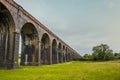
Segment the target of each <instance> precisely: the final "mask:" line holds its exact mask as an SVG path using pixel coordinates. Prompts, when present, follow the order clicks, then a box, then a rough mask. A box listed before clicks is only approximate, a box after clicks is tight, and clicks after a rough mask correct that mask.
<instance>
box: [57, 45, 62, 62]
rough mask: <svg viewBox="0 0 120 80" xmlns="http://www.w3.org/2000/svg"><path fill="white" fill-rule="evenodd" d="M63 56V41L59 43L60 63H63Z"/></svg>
mask: <svg viewBox="0 0 120 80" xmlns="http://www.w3.org/2000/svg"><path fill="white" fill-rule="evenodd" d="M62 57H63V54H62V45H61V43H59V45H58V62H59V63H62V61H63V60H62V59H63V58H62Z"/></svg>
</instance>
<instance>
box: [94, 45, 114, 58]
mask: <svg viewBox="0 0 120 80" xmlns="http://www.w3.org/2000/svg"><path fill="white" fill-rule="evenodd" d="M92 58H93V60H110V59H113V51H112V50H111V49H110V48H109V46H108V45H107V44H100V45H98V46H95V47H93V53H92Z"/></svg>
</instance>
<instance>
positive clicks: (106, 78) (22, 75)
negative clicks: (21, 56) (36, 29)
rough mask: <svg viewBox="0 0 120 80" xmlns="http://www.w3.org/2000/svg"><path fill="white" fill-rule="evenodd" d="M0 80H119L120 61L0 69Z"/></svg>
mask: <svg viewBox="0 0 120 80" xmlns="http://www.w3.org/2000/svg"><path fill="white" fill-rule="evenodd" d="M0 80H120V60H117V61H106V62H87V61H83V62H81V61H72V62H66V63H62V64H53V65H41V66H20V67H19V69H14V70H4V69H0Z"/></svg>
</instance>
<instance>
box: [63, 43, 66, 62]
mask: <svg viewBox="0 0 120 80" xmlns="http://www.w3.org/2000/svg"><path fill="white" fill-rule="evenodd" d="M65 54H66V52H65V46H64V45H63V62H66V57H65V56H66V55H65Z"/></svg>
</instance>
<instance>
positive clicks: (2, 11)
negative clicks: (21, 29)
mask: <svg viewBox="0 0 120 80" xmlns="http://www.w3.org/2000/svg"><path fill="white" fill-rule="evenodd" d="M14 31H15V25H14V20H13V17H12V15H11V13H10V12H9V10H8V9H7V8H6V7H5V6H4V5H3V4H2V3H0V67H3V68H12V66H13V57H14V55H13V47H14V45H13V44H14V43H13V41H14Z"/></svg>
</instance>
